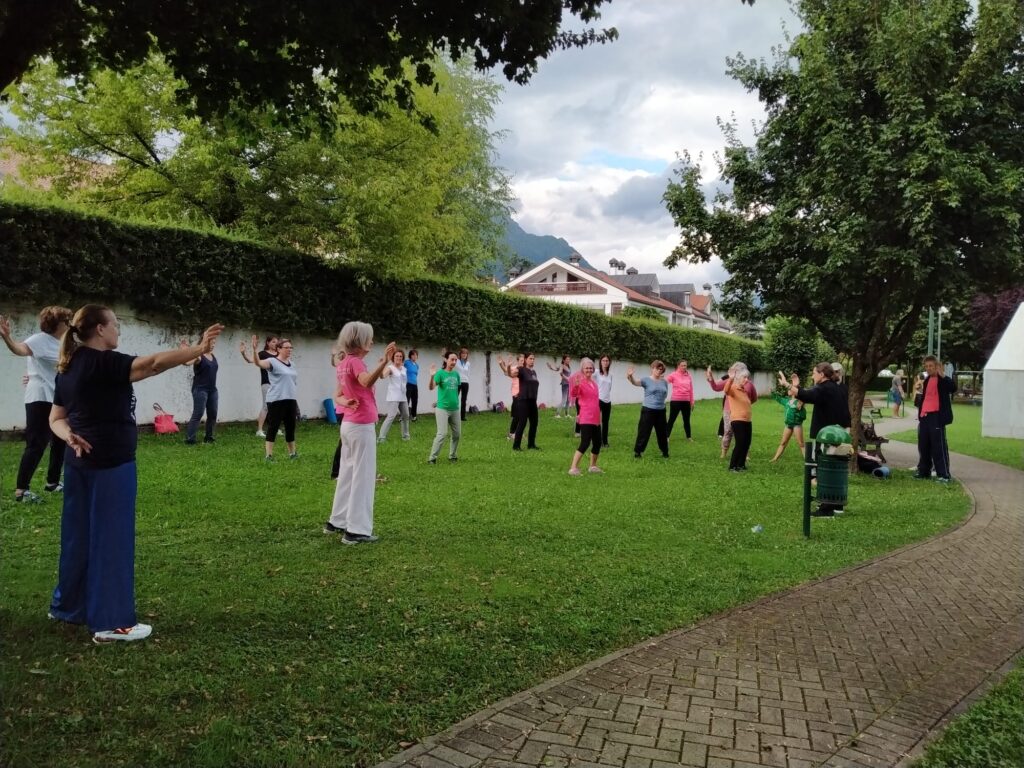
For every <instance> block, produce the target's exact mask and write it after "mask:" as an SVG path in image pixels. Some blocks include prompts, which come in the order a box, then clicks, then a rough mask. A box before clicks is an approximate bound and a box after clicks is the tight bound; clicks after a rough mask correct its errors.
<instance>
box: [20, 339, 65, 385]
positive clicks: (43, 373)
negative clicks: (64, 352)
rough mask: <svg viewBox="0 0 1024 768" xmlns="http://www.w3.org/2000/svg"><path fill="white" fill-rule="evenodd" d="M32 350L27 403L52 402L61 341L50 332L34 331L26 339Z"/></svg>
mask: <svg viewBox="0 0 1024 768" xmlns="http://www.w3.org/2000/svg"><path fill="white" fill-rule="evenodd" d="M25 346H27V347H28V348H29V349H31V350H32V355H31V356H30V357H28V358H27V361H28V362H27V367H28V384H27V385H26V386H25V402H26V403H52V402H53V380H54V379H55V378H57V359H58V358H59V357H60V341H59V340H58V339H55V338H54V337H53V336H51V335H50V334H48V333H42V332H41V331H40V332H39V333H34V334H32V335H31V336H29V337H28V338H27V339H25Z"/></svg>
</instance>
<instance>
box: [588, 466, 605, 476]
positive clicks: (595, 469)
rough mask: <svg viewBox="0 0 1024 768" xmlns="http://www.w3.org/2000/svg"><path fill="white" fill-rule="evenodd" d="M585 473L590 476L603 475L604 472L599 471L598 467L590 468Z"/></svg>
mask: <svg viewBox="0 0 1024 768" xmlns="http://www.w3.org/2000/svg"><path fill="white" fill-rule="evenodd" d="M587 472H589V473H590V474H592V475H603V474H604V470H603V469H601V468H600V467H591V468H590V469H588V470H587Z"/></svg>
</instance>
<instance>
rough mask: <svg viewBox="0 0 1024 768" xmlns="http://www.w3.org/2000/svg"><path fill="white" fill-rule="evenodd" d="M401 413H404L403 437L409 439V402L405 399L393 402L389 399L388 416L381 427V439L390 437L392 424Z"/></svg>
mask: <svg viewBox="0 0 1024 768" xmlns="http://www.w3.org/2000/svg"><path fill="white" fill-rule="evenodd" d="M399 413H401V414H402V438H403V439H404V440H408V439H409V404H408V403H407V402H406V401H405V400H403V401H401V402H391V401H390V400H389V401H388V416H387V418H386V419H384V423H383V424H382V425H381V427H380V440H382V441H383V440H387V439H388V432H390V431H391V425H392V424H393V423H394V422H395V419H396V418H397V417H398V414H399Z"/></svg>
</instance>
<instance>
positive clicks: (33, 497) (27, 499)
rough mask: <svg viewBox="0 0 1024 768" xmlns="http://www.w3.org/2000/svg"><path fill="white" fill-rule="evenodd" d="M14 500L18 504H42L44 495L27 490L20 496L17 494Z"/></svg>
mask: <svg viewBox="0 0 1024 768" xmlns="http://www.w3.org/2000/svg"><path fill="white" fill-rule="evenodd" d="M14 501H15V503H17V504H42V503H43V497H42V496H38V495H37V494H34V493H32V491H25V492H24V493H23V494H21V495H20V496H17V495H15V497H14Z"/></svg>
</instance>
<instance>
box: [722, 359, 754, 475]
mask: <svg viewBox="0 0 1024 768" xmlns="http://www.w3.org/2000/svg"><path fill="white" fill-rule="evenodd" d="M749 379H750V371H748V370H747V369H746V368H741V369H739V370H737V371H735V372H734V373H733V374H732V375H731V376H729V378H728V380H727V381H726V382H725V387H724V388H723V389H724V391H725V396H726V397H728V398H729V412H730V413H731V414H732V434H733V437H734V438H736V443H735V445H734V446H733V449H732V457H731V458H730V459H729V471H730V472H746V471H747V452H748V451H749V450H750V441H751V438H752V437H753V424H752V423H751V420H750V419H751V407H750V396H749V395H747V391H746V386H745V385H746V384H747V381H748V380H749Z"/></svg>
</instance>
